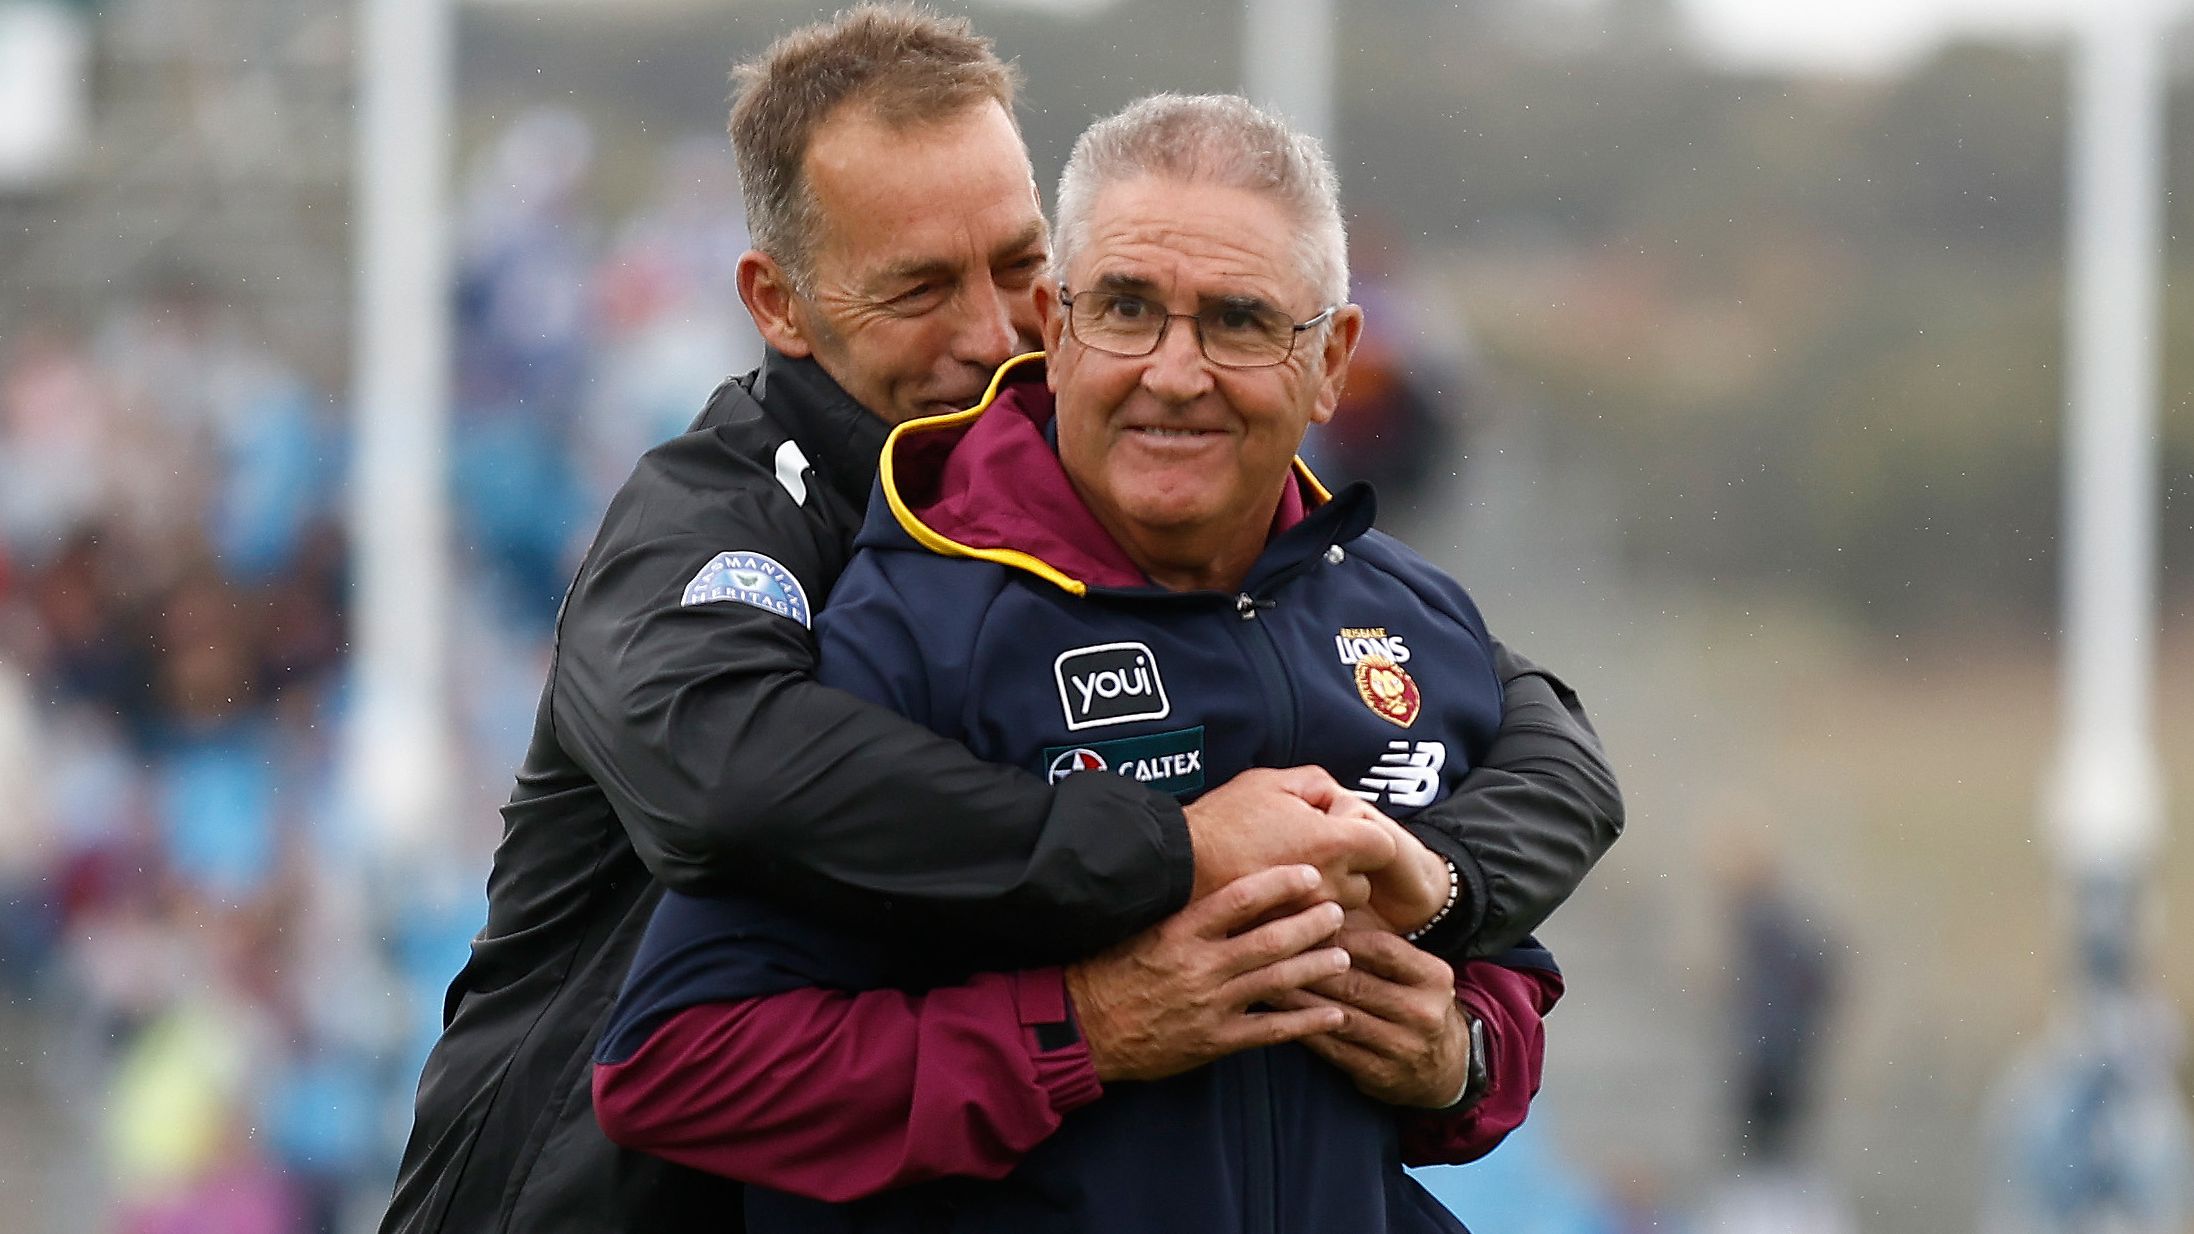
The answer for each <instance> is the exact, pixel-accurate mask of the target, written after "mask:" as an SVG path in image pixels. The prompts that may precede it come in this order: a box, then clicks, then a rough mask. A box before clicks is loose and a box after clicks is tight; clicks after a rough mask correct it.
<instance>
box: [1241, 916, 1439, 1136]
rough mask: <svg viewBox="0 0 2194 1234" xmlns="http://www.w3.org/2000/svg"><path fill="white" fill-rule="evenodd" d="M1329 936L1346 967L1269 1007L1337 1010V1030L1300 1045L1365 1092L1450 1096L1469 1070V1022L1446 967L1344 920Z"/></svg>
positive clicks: (1392, 1100)
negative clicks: (1340, 1017)
mask: <svg viewBox="0 0 2194 1234" xmlns="http://www.w3.org/2000/svg"><path fill="white" fill-rule="evenodd" d="M1443 894H1444V892H1443ZM1336 941H1338V942H1339V943H1340V944H1341V946H1342V947H1343V948H1344V949H1346V950H1347V952H1348V954H1349V956H1350V958H1351V960H1352V961H1353V962H1352V964H1351V965H1350V968H1349V971H1347V972H1346V973H1343V974H1342V975H1340V976H1338V977H1334V978H1330V979H1328V980H1325V981H1321V982H1319V983H1318V984H1316V985H1314V986H1312V987H1310V988H1309V989H1307V990H1296V991H1293V992H1291V993H1288V994H1284V995H1281V996H1280V997H1279V998H1277V999H1275V1000H1274V1002H1273V1005H1274V1006H1275V1007H1280V1008H1285V1009H1287V1010H1289V1011H1309V1010H1317V1009H1324V1010H1339V1011H1341V1012H1342V1014H1343V1015H1344V1017H1345V1019H1344V1022H1343V1024H1342V1026H1341V1027H1340V1028H1337V1029H1335V1030H1333V1031H1332V1032H1330V1033H1326V1034H1324V1035H1321V1036H1317V1037H1305V1038H1303V1045H1304V1046H1305V1047H1307V1048H1308V1049H1309V1050H1311V1052H1313V1053H1315V1054H1317V1055H1318V1056H1319V1057H1320V1058H1323V1059H1325V1060H1326V1061H1327V1062H1329V1063H1332V1064H1333V1065H1334V1066H1336V1067H1339V1068H1340V1069H1341V1070H1342V1071H1344V1072H1346V1073H1348V1077H1349V1078H1350V1079H1351V1080H1354V1081H1355V1082H1356V1087H1357V1089H1358V1090H1359V1091H1361V1092H1362V1093H1363V1094H1364V1095H1365V1096H1367V1097H1370V1098H1372V1099H1373V1100H1375V1101H1383V1102H1385V1103H1387V1104H1388V1105H1398V1106H1419V1107H1424V1108H1428V1109H1429V1108H1438V1107H1440V1106H1444V1105H1446V1104H1448V1103H1449V1102H1451V1101H1453V1100H1455V1098H1456V1095H1457V1094H1459V1093H1461V1092H1462V1091H1463V1084H1464V1082H1465V1081H1466V1080H1467V1079H1468V1078H1469V1075H1470V1024H1469V1021H1467V1020H1466V1019H1464V1016H1463V1009H1462V1007H1461V1006H1460V1005H1459V1004H1458V1003H1456V1001H1455V973H1454V970H1452V969H1450V968H1449V967H1448V966H1447V963H1446V962H1445V961H1443V960H1441V959H1440V958H1439V957H1437V956H1432V955H1427V954H1426V953H1424V952H1422V951H1419V950H1418V949H1417V948H1416V947H1414V946H1411V945H1410V944H1409V943H1406V942H1404V941H1402V940H1401V939H1400V938H1397V937H1395V936H1394V935H1393V934H1390V933H1388V932H1386V931H1385V930H1380V929H1370V928H1363V927H1359V926H1355V925H1351V926H1349V927H1348V928H1346V929H1344V930H1342V931H1341V934H1340V937H1339V938H1338V939H1337V940H1336Z"/></svg>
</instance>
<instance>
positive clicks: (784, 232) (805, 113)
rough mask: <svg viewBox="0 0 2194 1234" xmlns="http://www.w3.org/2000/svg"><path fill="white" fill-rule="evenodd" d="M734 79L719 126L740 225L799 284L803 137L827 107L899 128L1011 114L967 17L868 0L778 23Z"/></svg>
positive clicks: (1006, 78)
mask: <svg viewBox="0 0 2194 1234" xmlns="http://www.w3.org/2000/svg"><path fill="white" fill-rule="evenodd" d="M732 80H733V82H734V83H735V86H734V89H735V94H736V97H735V98H734V100H733V102H732V105H731V121H730V125H729V128H730V130H731V145H732V150H733V151H734V153H736V154H737V156H738V160H739V186H740V191H741V193H742V194H743V195H744V196H745V198H746V207H747V231H748V233H749V234H751V235H752V236H753V238H754V247H756V248H758V249H760V250H761V251H763V252H764V253H767V254H769V255H770V256H771V257H772V258H775V259H776V261H777V264H778V265H780V266H782V267H783V268H784V270H785V272H786V274H787V275H789V276H790V277H791V279H792V282H793V285H794V286H795V287H801V288H804V287H806V286H807V283H808V277H809V275H810V273H811V271H810V270H809V258H810V256H811V250H812V245H813V243H814V239H815V225H816V218H815V200H814V197H813V195H812V194H811V193H810V192H809V188H808V183H807V175H806V166H805V165H806V160H807V151H808V143H809V142H811V141H813V140H814V137H815V131H816V129H818V128H820V127H821V126H822V124H823V122H824V121H825V120H827V119H829V118H830V116H831V115H832V113H834V112H836V111H837V110H838V109H839V108H840V107H843V106H845V105H847V104H854V103H858V104H862V105H865V106H867V107H869V108H870V109H871V110H872V112H873V113H874V114H875V115H876V116H878V117H880V118H882V119H883V120H884V122H885V123H887V124H889V125H891V126H892V127H894V128H904V127H907V126H910V125H914V124H922V123H927V122H930V121H936V120H942V119H946V118H948V117H951V116H955V115H958V114H959V113H960V112H962V111H964V110H966V109H968V108H970V107H975V106H977V105H980V104H981V103H984V102H986V101H996V102H997V103H998V105H999V106H1001V107H1003V108H1005V110H1006V115H1007V116H1008V117H1009V118H1010V117H1011V116H1012V114H1013V92H1014V88H1015V86H1016V85H1017V84H1018V76H1017V74H1016V73H1015V72H1014V71H1013V69H1012V68H1011V67H1010V66H1008V65H1007V64H1005V63H1004V62H1003V61H1001V60H999V59H998V56H997V54H996V53H995V52H993V51H992V50H991V44H990V40H989V39H986V38H983V37H982V36H980V35H978V34H976V33H975V30H974V28H973V27H972V26H970V25H969V24H968V21H967V19H966V18H964V17H942V16H939V15H938V14H936V13H933V12H931V11H929V10H928V9H925V8H921V7H918V6H916V5H913V4H908V3H876V2H874V0H869V2H866V3H862V4H857V5H854V6H853V7H852V8H850V9H846V10H844V11H843V12H841V13H839V14H838V15H837V16H836V17H833V18H831V19H830V20H828V21H822V22H817V23H815V24H813V25H809V26H803V27H801V28H800V29H798V30H794V31H793V32H792V33H790V34H787V35H785V36H784V37H783V38H780V39H778V40H777V41H776V42H774V43H771V44H770V45H769V47H767V48H766V49H764V50H763V52H762V54H761V55H759V56H757V57H755V58H754V59H752V60H749V61H747V62H745V63H743V64H739V65H737V66H735V67H734V68H733V69H732Z"/></svg>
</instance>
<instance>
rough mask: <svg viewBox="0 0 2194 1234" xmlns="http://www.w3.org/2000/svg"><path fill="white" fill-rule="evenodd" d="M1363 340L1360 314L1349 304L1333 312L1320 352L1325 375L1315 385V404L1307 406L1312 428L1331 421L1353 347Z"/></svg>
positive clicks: (1338, 401)
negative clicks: (1316, 394)
mask: <svg viewBox="0 0 2194 1234" xmlns="http://www.w3.org/2000/svg"><path fill="white" fill-rule="evenodd" d="M1363 337H1364V310H1362V309H1361V308H1358V307H1357V306H1356V305H1353V304H1344V305H1342V306H1341V307H1339V308H1337V309H1335V310H1333V321H1332V322H1331V323H1330V324H1329V325H1327V326H1326V329H1325V343H1324V346H1323V347H1322V349H1321V350H1322V354H1321V356H1320V359H1322V360H1323V361H1324V362H1325V372H1324V374H1323V375H1322V376H1321V377H1320V378H1319V381H1318V400H1317V402H1315V403H1314V404H1312V405H1311V409H1310V422H1311V423H1312V424H1324V423H1325V422H1326V421H1328V420H1331V419H1332V418H1333V410H1334V408H1336V407H1339V406H1340V405H1341V390H1342V388H1343V387H1344V386H1346V385H1347V384H1348V360H1349V357H1350V356H1353V355H1355V354H1356V344H1357V343H1358V342H1360V341H1362V339H1363Z"/></svg>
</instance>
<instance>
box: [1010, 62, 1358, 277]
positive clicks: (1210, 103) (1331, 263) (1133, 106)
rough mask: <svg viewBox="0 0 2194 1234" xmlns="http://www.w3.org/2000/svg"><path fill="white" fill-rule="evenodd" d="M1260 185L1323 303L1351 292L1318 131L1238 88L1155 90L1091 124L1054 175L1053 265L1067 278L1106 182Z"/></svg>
mask: <svg viewBox="0 0 2194 1234" xmlns="http://www.w3.org/2000/svg"><path fill="white" fill-rule="evenodd" d="M1144 176H1149V177H1155V178H1157V179H1161V180H1171V181H1176V182H1179V183H1184V184H1216V185H1222V186H1225V187H1228V188H1238V189H1246V190H1248V191H1250V192H1253V193H1261V194H1264V195H1265V196H1268V197H1270V198H1272V199H1273V200H1274V201H1276V202H1278V203H1279V204H1280V205H1281V206H1282V207H1283V208H1285V209H1286V210H1287V212H1288V213H1289V214H1291V215H1293V216H1294V217H1295V219H1296V221H1297V228H1296V233H1295V247H1296V261H1297V264H1298V266H1299V267H1300V269H1301V270H1302V273H1303V276H1304V277H1305V278H1306V279H1307V280H1308V281H1309V283H1310V289H1311V291H1312V292H1313V293H1314V294H1315V295H1317V296H1318V298H1319V305H1320V307H1323V306H1325V305H1329V304H1339V303H1341V302H1342V301H1344V300H1346V299H1347V298H1348V230H1347V228H1346V227H1345V226H1343V224H1342V222H1341V207H1340V190H1339V185H1338V182H1337V180H1336V177H1335V176H1334V174H1333V164H1332V163H1330V162H1328V161H1327V159H1326V155H1325V150H1324V149H1323V148H1322V147H1320V146H1319V144H1318V139H1317V138H1315V137H1312V136H1310V135H1309V134H1307V133H1298V132H1296V131H1295V130H1293V129H1291V128H1289V127H1288V126H1287V124H1286V122H1285V121H1282V120H1281V119H1280V118H1279V117H1278V116H1275V115H1273V114H1272V113H1270V112H1267V111H1264V110H1263V109H1261V108H1259V107H1257V106H1256V105H1255V104H1253V103H1251V102H1250V101H1249V100H1248V99H1245V98H1242V97H1241V96H1240V95H1234V94H1153V95H1151V96H1149V97H1148V98H1144V99H1139V100H1137V101H1135V102H1133V103H1130V104H1128V106H1127V107H1126V108H1125V109H1124V110H1122V111H1120V112H1118V113H1117V114H1115V115H1112V116H1108V117H1106V118H1105V119H1103V120H1099V121H1098V122H1097V123H1095V124H1093V125H1091V126H1090V127H1089V131H1088V132H1085V133H1083V134H1082V136H1081V138H1080V139H1079V140H1078V141H1076V142H1075V143H1074V153H1073V154H1071V155H1069V156H1068V158H1067V167H1066V171H1065V173H1064V174H1063V175H1061V176H1060V178H1059V226H1058V229H1057V234H1056V247H1055V248H1054V250H1053V253H1052V266H1051V268H1052V272H1053V274H1054V275H1055V276H1058V277H1062V278H1063V277H1064V276H1065V274H1066V270H1067V267H1068V266H1069V265H1071V264H1072V263H1073V261H1074V257H1075V254H1076V253H1077V252H1078V251H1079V250H1080V249H1081V247H1082V242H1083V240H1084V239H1085V237H1086V234H1087V232H1088V230H1089V214H1090V210H1091V208H1092V207H1094V206H1095V205H1096V202H1097V198H1098V196H1099V195H1100V194H1102V193H1103V191H1104V190H1105V189H1106V188H1109V187H1110V186H1112V185H1115V184H1118V183H1121V182H1122V181H1126V180H1132V179H1136V178H1139V177H1144Z"/></svg>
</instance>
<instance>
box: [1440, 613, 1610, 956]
mask: <svg viewBox="0 0 2194 1234" xmlns="http://www.w3.org/2000/svg"><path fill="white" fill-rule="evenodd" d="M1493 653H1494V670H1495V672H1496V673H1497V674H1498V675H1499V676H1500V679H1501V696H1502V707H1501V728H1500V731H1499V732H1498V733H1497V734H1495V736H1494V740H1493V745H1492V747H1491V748H1490V749H1489V750H1488V751H1487V752H1486V756H1485V757H1484V758H1483V759H1481V760H1480V761H1479V763H1478V765H1477V766H1475V767H1474V768H1472V770H1471V771H1470V773H1469V775H1467V776H1465V777H1464V779H1463V782H1462V784H1461V785H1460V786H1459V787H1458V788H1457V789H1456V791H1455V792H1453V793H1451V794H1449V795H1448V796H1446V797H1444V798H1442V799H1441V800H1439V801H1436V802H1433V803H1432V804H1431V805H1428V806H1426V807H1425V808H1424V809H1422V810H1420V811H1418V812H1417V813H1416V814H1414V815H1412V816H1411V817H1410V818H1409V819H1408V820H1407V822H1405V823H1404V824H1403V825H1404V826H1405V827H1407V828H1408V829H1409V830H1410V831H1411V832H1413V833H1415V834H1416V836H1417V838H1418V839H1420V840H1422V841H1423V842H1424V844H1425V846H1426V847H1427V848H1430V849H1431V850H1432V851H1433V852H1435V853H1438V854H1439V855H1440V856H1442V857H1445V858H1447V859H1448V861H1450V862H1452V863H1453V864H1454V866H1455V869H1456V872H1457V873H1458V874H1459V875H1460V876H1461V887H1460V889H1459V890H1460V894H1459V896H1458V902H1457V904H1456V907H1455V910H1454V911H1453V912H1451V913H1449V914H1448V915H1447V916H1446V917H1444V918H1442V919H1441V920H1440V921H1439V922H1438V923H1437V924H1436V925H1434V926H1433V927H1432V928H1431V929H1430V930H1429V931H1427V932H1426V934H1425V935H1424V937H1422V938H1420V939H1418V940H1417V942H1418V945H1419V946H1421V947H1423V948H1424V949H1425V950H1426V951H1429V952H1431V953H1433V954H1434V955H1438V956H1440V957H1442V958H1443V959H1448V960H1453V961H1458V962H1459V961H1462V960H1465V959H1468V958H1471V957H1476V956H1486V955H1492V954H1494V953H1496V952H1499V951H1502V950H1504V949H1506V948H1508V947H1511V946H1514V945H1515V944H1516V943H1517V942H1518V940H1520V939H1522V938H1523V937H1524V936H1525V935H1527V934H1529V933H1530V932H1531V931H1533V930H1535V929H1537V928H1538V927H1539V925H1540V924H1541V923H1542V922H1544V921H1545V920H1546V919H1547V917H1548V916H1550V915H1551V914H1552V913H1553V912H1554V910H1555V909H1556V908H1557V907H1559V906H1560V905H1561V903H1562V901H1564V900H1566V899H1568V898H1569V894H1570V893H1571V892H1573V891H1575V890H1576V889H1577V885H1578V884H1579V883H1581V882H1583V881H1584V877H1585V874H1586V873H1587V872H1589V871H1590V870H1591V869H1592V866H1593V863H1594V862H1596V861H1598V860H1599V859H1600V857H1601V855H1602V854H1603V853H1605V852H1606V851H1607V850H1608V847H1609V846H1610V845H1612V844H1614V842H1615V839H1616V837H1617V836H1619V835H1621V834H1622V830H1623V799H1622V792H1621V790H1620V789H1619V788H1618V787H1617V786H1616V783H1615V772H1614V768H1613V767H1612V766H1611V765H1610V764H1609V763H1608V759H1607V754H1606V752H1605V751H1603V750H1602V749H1601V748H1600V739H1599V737H1598V736H1597V735H1596V734H1595V733H1594V732H1593V731H1592V724H1591V722H1590V721H1589V720H1587V719H1586V718H1585V713H1584V707H1583V705H1582V704H1580V703H1579V702H1578V701H1577V696H1576V694H1575V693H1573V692H1572V691H1571V690H1570V689H1569V687H1568V686H1566V685H1563V684H1562V682H1561V681H1560V679H1558V678H1556V677H1555V676H1554V675H1553V674H1552V673H1549V672H1547V671H1546V670H1545V669H1542V668H1540V667H1539V666H1537V665H1535V664H1533V663H1531V662H1530V661H1528V660H1526V659H1524V658H1523V657H1522V656H1519V655H1517V654H1516V653H1514V652H1512V651H1510V650H1509V649H1508V648H1506V647H1504V646H1502V645H1500V644H1499V643H1498V642H1496V643H1494V644H1493Z"/></svg>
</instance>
